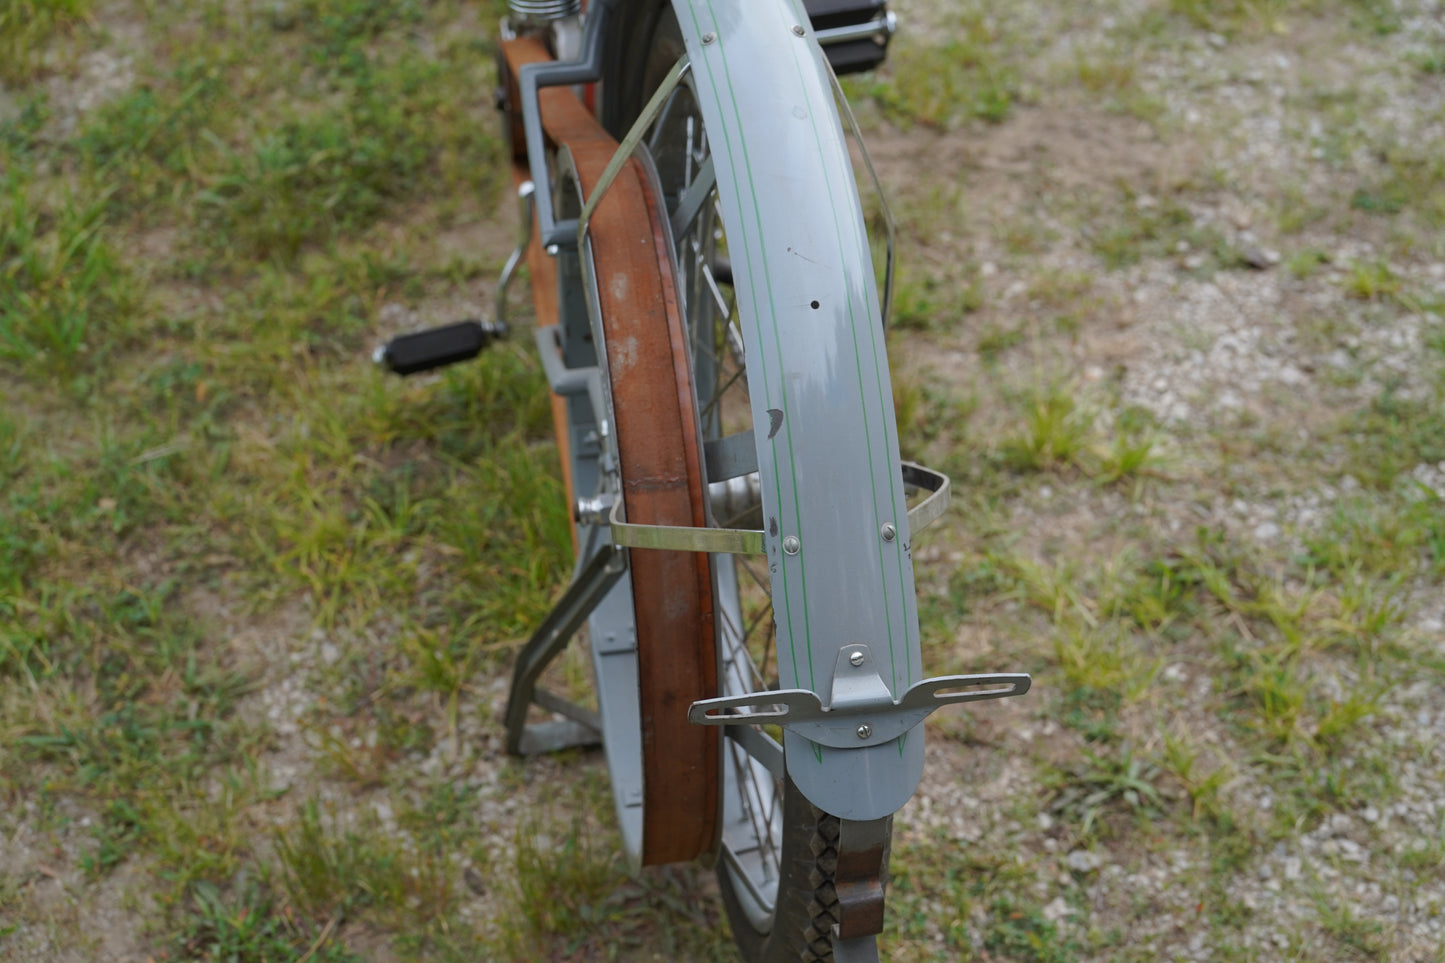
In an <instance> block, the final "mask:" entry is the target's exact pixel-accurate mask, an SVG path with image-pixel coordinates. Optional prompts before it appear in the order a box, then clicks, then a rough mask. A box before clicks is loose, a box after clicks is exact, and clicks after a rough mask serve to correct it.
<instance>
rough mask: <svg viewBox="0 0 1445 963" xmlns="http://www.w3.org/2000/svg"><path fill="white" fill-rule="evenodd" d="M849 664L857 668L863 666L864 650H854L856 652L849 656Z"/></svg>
mask: <svg viewBox="0 0 1445 963" xmlns="http://www.w3.org/2000/svg"><path fill="white" fill-rule="evenodd" d="M848 664H849V665H851V666H855V667H856V666H860V665H862V664H863V650H862V649H854V650H853V654H852V655H850V656H848Z"/></svg>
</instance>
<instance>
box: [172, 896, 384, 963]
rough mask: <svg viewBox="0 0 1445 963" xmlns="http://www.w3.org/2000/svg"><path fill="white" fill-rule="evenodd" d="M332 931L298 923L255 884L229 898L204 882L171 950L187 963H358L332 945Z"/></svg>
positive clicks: (332, 927)
mask: <svg viewBox="0 0 1445 963" xmlns="http://www.w3.org/2000/svg"><path fill="white" fill-rule="evenodd" d="M335 927H336V921H335V920H331V921H329V922H328V923H327V924H326V925H324V926H318V927H313V926H311V925H309V924H307V923H304V922H301V921H299V920H297V919H296V918H295V917H294V915H293V914H292V913H290V912H289V911H288V909H287V908H286V907H284V906H281V905H278V900H277V899H276V898H275V896H274V895H273V894H271V893H270V892H269V891H268V890H267V888H266V887H265V886H263V885H261V884H259V883H257V882H255V881H249V882H245V883H242V884H241V886H240V891H239V893H237V894H236V895H234V896H231V897H227V896H226V895H225V894H224V893H222V891H221V890H220V888H218V887H217V886H215V885H214V884H212V883H207V882H202V883H197V884H196V886H195V888H194V890H193V891H192V894H191V898H190V901H189V904H188V905H187V907H186V914H185V916H184V918H183V921H182V923H181V928H180V932H179V933H178V934H177V936H176V938H175V945H176V950H177V952H179V953H181V954H183V955H184V956H185V958H186V959H191V960H198V961H204V963H268V961H271V960H282V959H307V960H316V961H318V963H322V961H324V963H351V961H359V960H361V957H359V956H356V955H355V954H353V953H350V952H348V951H347V950H346V949H345V948H344V947H343V946H341V945H340V944H339V943H337V942H336V941H335V940H334V939H333V936H334V932H335Z"/></svg>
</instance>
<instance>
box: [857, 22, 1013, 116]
mask: <svg viewBox="0 0 1445 963" xmlns="http://www.w3.org/2000/svg"><path fill="white" fill-rule="evenodd" d="M951 14H952V20H953V23H952V24H951V25H950V28H951V29H949V30H948V31H947V33H946V34H945V36H946V37H947V39H945V40H944V41H943V42H942V43H934V42H929V41H927V40H921V41H914V40H913V39H912V38H905V39H902V40H900V41H899V55H898V56H896V57H895V56H891V55H890V57H889V59H888V61H887V63H886V64H885V65H884V66H883V67H882V68H880V70H879V71H878V74H877V75H876V77H874V78H873V79H872V80H871V81H863V82H858V81H850V82H849V84H848V86H847V87H846V88H845V90H846V91H847V93H848V95H849V97H850V99H853V100H860V99H863V98H865V97H866V98H867V99H868V100H870V101H871V102H872V103H873V104H874V105H876V107H877V108H878V109H879V110H880V111H881V112H882V113H883V115H884V116H886V117H888V118H890V119H891V120H893V121H895V122H897V123H901V124H904V125H909V126H911V125H914V124H919V125H922V126H925V127H933V128H943V129H947V128H951V127H954V126H957V125H959V124H963V123H968V122H974V121H983V122H986V123H995V124H996V123H1000V122H1002V121H1003V120H1004V119H1005V118H1007V117H1008V115H1009V112H1010V111H1011V110H1012V108H1013V106H1014V103H1015V102H1016V101H1017V99H1018V91H1017V87H1018V71H1017V69H1016V68H1015V67H1014V66H1013V64H1012V63H1011V62H1010V61H1009V59H1008V57H1007V56H1006V53H1005V51H1006V50H1007V49H1008V42H1009V40H1010V35H1009V34H1008V33H1007V32H1006V30H1005V28H1004V27H1003V26H1001V25H1000V24H999V23H998V21H997V19H996V18H995V17H992V16H990V15H989V12H988V11H987V10H986V9H985V8H984V7H983V6H982V5H980V4H976V3H968V4H964V5H962V7H961V8H960V9H957V10H954V11H951Z"/></svg>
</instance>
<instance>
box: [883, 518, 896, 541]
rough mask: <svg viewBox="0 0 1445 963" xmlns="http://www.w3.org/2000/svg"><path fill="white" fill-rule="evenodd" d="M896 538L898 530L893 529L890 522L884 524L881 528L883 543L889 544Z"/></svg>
mask: <svg viewBox="0 0 1445 963" xmlns="http://www.w3.org/2000/svg"><path fill="white" fill-rule="evenodd" d="M897 537H898V529H896V528H894V527H893V523H892V522H887V523H885V524H884V526H883V541H885V542H891V541H893V540H894V539H895V538H897Z"/></svg>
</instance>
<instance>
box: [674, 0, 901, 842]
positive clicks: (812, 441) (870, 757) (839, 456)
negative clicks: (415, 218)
mask: <svg viewBox="0 0 1445 963" xmlns="http://www.w3.org/2000/svg"><path fill="white" fill-rule="evenodd" d="M673 7H674V9H675V11H676V13H677V19H678V23H679V24H680V25H681V27H682V33H683V37H684V39H685V41H686V44H687V50H688V54H689V57H690V59H691V61H692V65H693V67H692V72H693V82H694V84H695V86H696V88H697V91H698V100H699V101H700V107H701V110H702V113H703V118H704V121H705V123H706V125H707V131H708V140H709V146H710V148H711V150H712V155H713V161H714V164H715V166H716V170H717V178H718V195H719V199H720V202H721V204H722V216H723V223H724V225H725V227H726V229H727V238H728V253H729V256H730V259H731V261H732V265H733V278H734V283H735V292H736V295H737V299H738V309H739V315H740V317H741V324H742V331H743V341H744V345H745V348H746V352H747V361H748V372H749V378H748V381H749V389H750V392H751V398H752V406H753V424H754V425H756V426H758V428H757V431H756V437H757V444H758V466H759V470H760V475H761V477H762V478H763V479H764V486H763V492H762V497H763V510H764V519H765V521H764V532H765V536H764V537H765V543H766V548H767V557H768V563H769V569H770V573H771V580H772V590H773V606H774V611H775V616H776V619H777V630H778V635H777V646H778V661H779V667H780V674H781V677H782V678H781V684H782V687H783V688H785V689H786V688H794V687H796V688H803V689H810V690H812V691H813V692H816V693H818V695H819V697H820V698H821V699H822V701H823V703H824V704H825V705H827V704H828V703H829V702H830V694H831V692H832V684H833V673H834V670H835V666H836V664H837V661H838V652H839V649H841V648H842V647H843V646H845V645H848V644H849V643H859V642H861V643H865V644H866V645H867V646H868V647H869V650H870V651H871V652H872V653H873V657H874V659H875V660H876V664H877V666H878V669H879V674H880V675H881V677H882V679H883V681H884V683H885V684H886V685H887V686H888V688H889V690H890V691H891V692H892V694H893V697H894V698H895V699H897V698H899V697H900V696H902V694H903V693H904V692H905V691H906V690H907V689H908V687H909V686H910V685H911V684H912V683H914V682H916V681H918V680H919V679H920V678H921V676H922V670H921V666H920V653H919V639H918V610H917V602H916V599H915V596H914V588H913V561H912V556H911V553H910V533H909V530H908V514H907V510H906V505H905V502H904V491H903V485H902V482H901V480H900V476H899V452H898V436H897V427H896V423H895V419H894V411H893V393H892V387H891V384H890V381H889V374H888V359H887V354H886V352H885V349H884V343H883V328H882V323H881V318H880V309H879V298H878V291H877V284H876V282H875V280H874V275H873V268H872V261H871V259H870V256H869V247H868V237H867V232H866V229H865V227H864V220H863V213H862V209H861V206H860V202H859V199H858V186H857V184H856V183H855V180H854V176H853V169H852V166H851V163H850V161H849V155H848V144H847V141H846V139H845V135H844V131H843V126H842V123H841V121H840V119H839V115H838V109H837V104H836V101H835V99H834V94H833V85H832V81H831V79H830V75H829V69H828V66H827V61H826V59H825V57H824V54H823V53H822V51H821V49H820V48H819V47H818V44H817V43H816V41H815V40H814V39H813V37H812V35H811V29H810V27H809V22H808V18H807V16H806V14H805V13H804V11H803V8H802V5H801V4H800V3H796V2H792V0H673ZM885 526H892V529H891V531H892V532H894V533H896V534H895V535H894V536H893V537H891V538H887V537H885V535H884V527H885ZM794 539H796V542H795V541H794ZM785 545H786V548H785ZM791 549H796V551H791ZM784 739H785V748H786V751H787V766H788V771H789V773H790V774H791V775H792V777H793V780H794V781H795V782H796V783H797V785H798V787H799V788H800V789H801V790H802V791H803V793H804V795H806V796H807V797H808V799H810V800H811V801H812V802H813V803H814V804H816V805H819V806H821V807H823V808H825V809H827V810H828V811H830V812H833V813H835V814H837V815H839V816H842V817H844V818H847V819H877V818H881V817H882V816H886V815H888V814H889V813H892V812H894V811H895V810H897V809H898V808H900V807H901V806H902V805H903V804H904V803H905V802H907V801H908V799H909V797H910V796H911V795H912V794H913V791H914V789H915V788H916V787H917V785H918V780H919V778H920V777H921V775H922V771H923V728H922V726H919V727H917V728H915V729H913V730H912V731H911V732H907V733H905V734H904V735H902V736H899V737H898V738H895V739H891V740H889V741H887V742H884V743H882V744H880V745H866V744H863V743H862V742H861V740H860V746H859V747H858V748H848V749H838V748H827V747H824V746H820V745H818V744H816V743H813V742H810V741H809V740H807V739H804V738H802V737H801V736H798V735H796V734H795V733H793V732H787V733H785V736H784Z"/></svg>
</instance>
